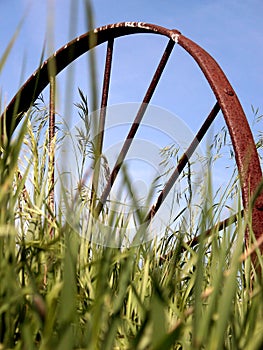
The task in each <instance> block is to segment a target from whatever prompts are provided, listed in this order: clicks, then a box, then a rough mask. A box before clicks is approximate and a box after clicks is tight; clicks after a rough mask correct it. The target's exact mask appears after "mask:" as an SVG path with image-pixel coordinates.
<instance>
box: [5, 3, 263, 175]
mask: <svg viewBox="0 0 263 350" xmlns="http://www.w3.org/2000/svg"><path fill="white" fill-rule="evenodd" d="M92 8H93V20H94V27H99V26H102V25H105V24H109V23H116V22H123V21H143V22H149V23H154V24H158V25H161V26H164V27H167V28H171V29H172V28H175V29H178V30H179V31H181V32H182V34H184V35H185V36H187V37H189V38H190V39H192V40H193V41H195V42H196V43H198V44H199V45H200V46H202V47H203V48H204V49H206V50H207V51H208V52H209V53H210V54H211V55H212V56H213V57H214V58H215V59H216V61H217V62H218V63H219V65H220V66H221V68H222V69H223V71H224V72H225V74H226V75H227V77H228V79H229V80H230V83H231V84H232V86H233V87H234V89H235V91H236V93H237V95H238V97H239V99H240V101H241V104H242V106H243V108H244V110H245V113H246V115H247V118H248V120H249V123H250V124H251V125H252V117H253V114H252V111H251V105H253V106H254V107H255V108H259V111H260V112H261V113H263V64H262V62H263V26H262V13H263V2H262V1H261V0H249V1H240V0H232V1H231V0H227V1H226V0H215V1H208V0H200V1H197V0H189V1H182V0H163V1H161V0H132V1H123V0H122V1H121V0H112V1H106V0H94V1H93V2H92ZM85 11H86V10H85V1H84V0H72V1H71V0H49V1H48V0H47V1H44V0H31V1H30V0H8V1H7V0H0V19H1V20H0V55H2V53H3V52H4V50H5V48H6V46H7V45H8V43H9V41H10V39H11V37H12V35H13V33H14V31H15V29H16V27H17V26H18V23H19V22H20V20H21V18H22V17H23V16H24V15H25V19H24V23H23V26H22V28H21V31H20V33H19V36H18V38H17V41H16V43H15V45H14V48H13V50H12V52H11V54H10V55H9V57H8V60H7V62H6V64H5V66H4V68H3V71H2V72H1V74H0V88H1V96H2V107H3V105H4V104H7V103H8V101H10V100H11V98H12V97H13V95H14V94H15V92H16V91H17V90H18V88H19V87H20V86H21V84H22V83H23V82H24V81H25V80H26V79H27V78H28V77H29V76H30V75H31V74H32V73H33V72H34V70H35V69H36V68H37V67H38V65H39V60H40V57H41V52H42V49H43V44H44V42H45V41H46V50H45V58H47V57H48V56H49V54H51V53H53V52H54V51H55V50H57V49H58V48H60V47H61V46H63V45H65V44H66V43H67V42H68V41H70V40H72V39H74V38H75V37H77V36H79V35H81V34H83V33H85V32H86V31H87V28H88V25H87V21H86V19H87V16H86V12H85ZM164 47H165V42H164V40H163V39H162V38H160V39H158V40H156V38H150V37H147V38H145V37H144V38H141V39H138V42H136V40H135V39H133V38H128V39H127V40H126V39H125V40H119V41H118V43H117V44H116V46H115V51H114V62H116V63H115V64H114V63H113V72H112V76H113V78H112V81H111V97H110V101H109V103H112V104H114V103H119V102H139V101H140V100H141V99H142V98H143V95H144V93H145V90H146V88H147V82H148V83H149V81H150V79H151V76H152V72H153V70H154V69H155V67H156V65H157V64H158V61H159V59H160V55H161V54H162V50H163V49H164ZM146 48H147V49H146ZM118 49H120V51H119V52H118ZM131 53H132V54H133V57H131ZM97 60H98V65H97V70H98V86H99V87H100V85H101V80H100V77H101V74H99V73H100V72H102V70H103V64H104V61H103V60H104V49H103V48H102V49H99V50H98V53H97ZM142 62H144V66H141V65H140V63H142ZM145 65H146V67H145ZM22 67H23V68H22ZM73 76H74V81H73V80H72V81H71V86H72V94H73V102H76V98H77V97H76V96H77V95H75V92H76V91H77V87H78V86H79V87H81V88H82V89H83V90H84V92H86V91H87V92H88V91H89V83H88V79H87V76H88V71H87V59H86V57H82V58H80V59H79V60H78V62H77V63H76V64H74V75H73ZM65 78H66V74H65V73H63V72H62V74H61V77H60V80H59V84H58V85H59V91H58V95H59V96H60V97H61V98H60V104H59V105H58V107H57V108H58V109H60V111H61V113H62V114H63V113H65V111H66V110H68V108H67V105H66V103H65V101H64V100H63V98H64V96H65ZM134 83H136V84H135V85H134ZM66 89H67V86H66ZM214 101H215V99H214V97H213V95H212V93H211V90H210V88H209V86H208V84H207V82H206V81H205V79H204V77H203V75H202V74H201V72H200V70H199V68H198V67H197V65H196V64H195V62H194V61H193V60H192V59H191V58H190V56H189V55H187V54H186V53H184V52H183V50H182V49H180V48H176V49H175V52H173V54H172V57H171V59H170V61H169V62H168V65H167V72H166V71H165V73H164V76H163V79H162V80H161V82H160V85H159V86H158V89H157V91H156V94H155V95H154V98H153V103H154V104H155V105H157V106H160V107H163V108H166V109H168V110H169V111H171V112H173V113H175V114H176V115H177V116H179V118H181V119H183V120H184V121H185V122H186V124H187V125H188V126H189V127H190V128H191V129H192V130H193V132H195V131H196V130H197V129H198V127H199V126H200V124H201V122H202V121H203V120H204V117H205V116H206V115H207V113H208V112H209V111H210V109H211V107H212V106H213V104H214ZM221 125H222V119H221V121H220V120H219V121H218V126H219V127H220V126H221ZM262 129H263V128H262ZM217 176H218V178H220V177H223V176H224V170H222V172H220V171H218V174H217Z"/></svg>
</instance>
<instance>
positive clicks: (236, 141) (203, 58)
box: [178, 35, 263, 238]
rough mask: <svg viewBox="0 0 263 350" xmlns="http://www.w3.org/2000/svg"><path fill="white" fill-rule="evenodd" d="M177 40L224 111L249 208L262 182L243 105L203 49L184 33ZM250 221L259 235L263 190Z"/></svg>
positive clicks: (260, 230) (262, 220)
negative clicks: (192, 60) (201, 74)
mask: <svg viewBox="0 0 263 350" xmlns="http://www.w3.org/2000/svg"><path fill="white" fill-rule="evenodd" d="M178 44H179V45H180V46H182V47H183V48H184V49H185V50H186V51H187V52H188V53H189V54H190V55H191V56H192V57H193V58H194V60H195V61H196V62H197V64H198V65H199V67H200V68H201V70H202V72H203V74H204V75H205V77H206V79H207V80H208V82H209V84H210V86H211V89H212V90H213V92H214V94H215V96H216V98H217V101H218V103H219V105H220V108H221V110H222V112H223V115H224V119H225V122H226V124H227V127H228V130H229V133H230V137H231V141H232V144H233V147H234V151H235V157H236V163H237V167H238V171H239V174H240V181H241V189H242V198H243V205H244V208H245V209H248V207H249V205H250V201H251V198H252V197H253V194H254V193H255V191H256V190H257V187H258V185H259V183H260V182H261V179H262V171H261V166H260V163H259V157H258V154H257V150H256V146H255V142H254V139H253V136H252V133H251V130H250V127H249V125H248V121H247V119H246V116H245V114H244V111H243V108H242V106H241V104H240V102H239V100H238V97H237V96H236V94H235V92H234V90H233V88H232V86H231V84H230V83H229V81H228V79H227V78H226V76H225V74H224V73H223V71H222V69H221V68H220V67H219V65H218V64H217V62H216V61H215V60H214V59H213V58H212V57H211V56H210V55H209V54H208V53H207V52H206V51H205V50H204V49H202V48H201V47H200V46H199V45H197V44H196V43H194V42H193V41H191V40H190V39H188V38H186V37H185V36H183V35H180V36H179V38H178ZM252 222H253V230H254V234H255V237H256V238H259V237H260V236H261V235H262V234H263V231H262V223H263V193H261V194H260V195H259V196H258V198H257V200H256V201H255V207H254V208H253V209H252ZM247 234H248V233H247Z"/></svg>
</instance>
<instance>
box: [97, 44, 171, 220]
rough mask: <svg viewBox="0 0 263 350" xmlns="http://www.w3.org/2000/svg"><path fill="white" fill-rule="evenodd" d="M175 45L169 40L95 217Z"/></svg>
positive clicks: (99, 210) (98, 209) (103, 202)
mask: <svg viewBox="0 0 263 350" xmlns="http://www.w3.org/2000/svg"><path fill="white" fill-rule="evenodd" d="M174 44H175V43H174V41H172V40H169V42H168V44H167V46H166V48H165V51H164V53H163V56H162V58H161V60H160V63H159V65H158V67H157V69H156V71H155V73H154V76H153V78H152V81H151V83H150V85H149V87H148V89H147V91H146V94H145V96H144V98H143V101H142V104H141V106H140V108H139V111H138V112H137V115H136V117H135V119H134V121H133V124H132V126H131V128H130V130H129V133H128V136H127V137H126V140H125V142H124V144H123V146H122V149H121V151H120V154H119V156H118V158H117V161H116V163H115V165H114V168H113V170H112V172H111V174H110V178H109V180H108V182H107V184H106V186H105V189H104V191H103V193H102V195H101V198H100V201H99V203H98V205H97V207H96V209H95V213H94V215H95V217H98V216H99V214H100V212H101V210H102V208H103V205H104V204H105V202H106V200H107V198H108V195H109V193H110V191H111V188H112V186H113V184H114V181H115V179H116V177H117V175H118V173H119V171H120V168H121V166H122V164H123V161H124V159H125V157H126V155H127V153H128V151H129V148H130V146H131V143H132V141H133V139H134V136H135V134H136V132H137V130H138V128H139V126H140V123H141V121H142V118H143V116H144V114H145V112H146V109H147V106H148V103H149V102H150V100H151V98H152V95H153V93H154V91H155V88H156V86H157V84H158V82H159V80H160V78H161V75H162V72H163V70H164V68H165V66H166V63H167V61H168V59H169V57H170V54H171V52H172V50H173V47H174Z"/></svg>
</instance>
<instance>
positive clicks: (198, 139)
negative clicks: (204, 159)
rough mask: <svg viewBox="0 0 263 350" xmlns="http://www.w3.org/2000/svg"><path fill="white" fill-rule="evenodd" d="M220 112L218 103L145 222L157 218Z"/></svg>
mask: <svg viewBox="0 0 263 350" xmlns="http://www.w3.org/2000/svg"><path fill="white" fill-rule="evenodd" d="M219 111H220V106H219V104H218V102H216V104H215V105H214V107H213V108H212V110H211V112H210V113H209V115H208V117H207V118H206V120H205V122H204V123H203V124H202V126H201V128H200V129H199V131H198V132H197V134H196V136H195V138H194V139H193V141H192V142H191V144H190V146H189V147H188V148H187V150H186V152H185V153H184V154H183V155H182V157H181V158H180V160H179V162H178V164H177V166H176V168H175V169H174V171H173V173H172V175H171V176H170V178H169V180H168V181H167V183H166V184H165V186H164V188H163V190H162V192H161V193H160V195H159V196H158V198H157V201H156V204H155V205H153V206H152V208H151V210H150V211H149V213H148V215H147V216H146V219H145V222H150V220H151V219H153V217H154V216H155V214H156V213H157V211H158V210H159V208H160V206H161V205H162V203H163V201H164V200H165V198H166V197H167V195H168V193H169V192H170V190H171V188H172V187H173V185H174V184H175V182H176V181H177V179H178V177H179V176H180V174H181V173H182V171H183V169H184V168H185V166H186V164H187V163H188V161H189V159H190V158H191V156H192V155H193V153H194V151H195V150H196V148H197V147H198V145H199V143H200V141H201V140H202V138H203V137H204V135H205V134H206V132H207V130H208V129H209V127H210V125H211V124H212V123H213V121H214V120H215V117H216V116H217V114H218V112H219Z"/></svg>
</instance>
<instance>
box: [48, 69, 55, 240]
mask: <svg viewBox="0 0 263 350" xmlns="http://www.w3.org/2000/svg"><path fill="white" fill-rule="evenodd" d="M55 95H56V78H55V76H54V75H51V76H50V89H49V126H48V131H49V139H48V153H49V154H48V157H49V160H48V166H49V184H48V187H49V193H48V205H49V208H50V211H51V214H49V219H50V220H52V217H53V216H54V214H55V131H56V130H55V128H56V122H55V98H56V97H55ZM50 236H51V237H53V229H52V228H51V230H50Z"/></svg>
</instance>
